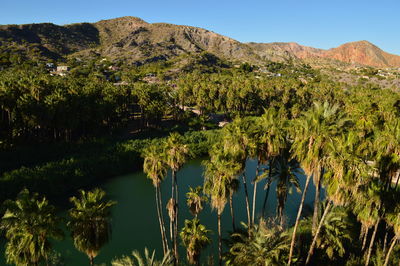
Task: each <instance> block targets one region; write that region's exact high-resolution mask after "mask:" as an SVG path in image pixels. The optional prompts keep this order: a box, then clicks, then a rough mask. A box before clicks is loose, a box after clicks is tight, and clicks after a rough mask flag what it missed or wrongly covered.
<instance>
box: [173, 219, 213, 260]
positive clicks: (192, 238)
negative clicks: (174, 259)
mask: <svg viewBox="0 0 400 266" xmlns="http://www.w3.org/2000/svg"><path fill="white" fill-rule="evenodd" d="M209 234H210V230H207V229H206V227H205V226H204V225H202V224H200V221H199V219H197V218H194V219H193V220H185V226H184V227H183V228H182V231H181V232H180V234H179V235H180V237H181V239H182V243H183V245H184V246H185V247H186V254H187V260H188V262H189V264H192V265H194V264H198V263H199V262H200V253H201V251H202V250H203V249H204V248H205V247H207V245H208V244H210V242H211V240H210V238H209Z"/></svg>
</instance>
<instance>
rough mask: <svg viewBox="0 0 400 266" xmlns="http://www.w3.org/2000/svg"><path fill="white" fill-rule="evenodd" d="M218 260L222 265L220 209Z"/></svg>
mask: <svg viewBox="0 0 400 266" xmlns="http://www.w3.org/2000/svg"><path fill="white" fill-rule="evenodd" d="M217 218H218V261H219V266H222V235H221V213H220V212H219V211H218V214H217Z"/></svg>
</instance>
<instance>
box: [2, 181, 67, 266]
mask: <svg viewBox="0 0 400 266" xmlns="http://www.w3.org/2000/svg"><path fill="white" fill-rule="evenodd" d="M5 206H6V208H7V209H6V211H5V213H4V215H3V217H2V219H1V222H0V228H1V229H3V230H5V236H6V239H7V244H6V250H5V258H6V261H7V263H9V264H16V265H39V264H40V263H41V262H46V263H48V256H49V254H50V252H51V250H52V246H51V243H50V238H53V239H58V240H59V239H61V238H62V237H63V233H62V230H61V229H60V228H59V222H60V219H59V218H57V216H56V213H55V208H54V206H52V205H50V204H49V202H48V201H47V199H46V198H45V197H43V198H39V195H38V194H37V193H32V194H31V193H29V191H28V190H27V189H24V190H22V191H21V192H20V193H19V194H18V196H17V198H16V200H15V201H12V200H9V201H6V202H5Z"/></svg>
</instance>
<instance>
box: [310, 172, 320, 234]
mask: <svg viewBox="0 0 400 266" xmlns="http://www.w3.org/2000/svg"><path fill="white" fill-rule="evenodd" d="M320 191H321V176H319V177H318V180H316V184H315V199H314V213H313V218H312V234H313V235H315V231H316V229H317V226H318V209H319V201H320Z"/></svg>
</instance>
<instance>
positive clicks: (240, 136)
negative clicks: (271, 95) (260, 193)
mask: <svg viewBox="0 0 400 266" xmlns="http://www.w3.org/2000/svg"><path fill="white" fill-rule="evenodd" d="M252 125H253V123H252V121H251V120H250V119H242V118H237V119H235V120H234V121H233V122H232V123H231V124H229V125H227V126H225V127H224V129H223V140H222V143H223V150H224V151H225V152H226V153H229V156H230V157H231V158H232V159H235V160H236V161H237V162H238V163H239V164H240V165H241V169H240V172H241V173H242V175H241V176H242V182H243V187H244V193H245V202H246V214H247V222H248V224H251V216H250V202H249V193H248V189H247V181H246V173H245V168H246V161H247V158H248V156H249V152H250V150H252V149H253V146H254V145H255V143H254V141H253V139H252V138H251V131H252Z"/></svg>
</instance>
